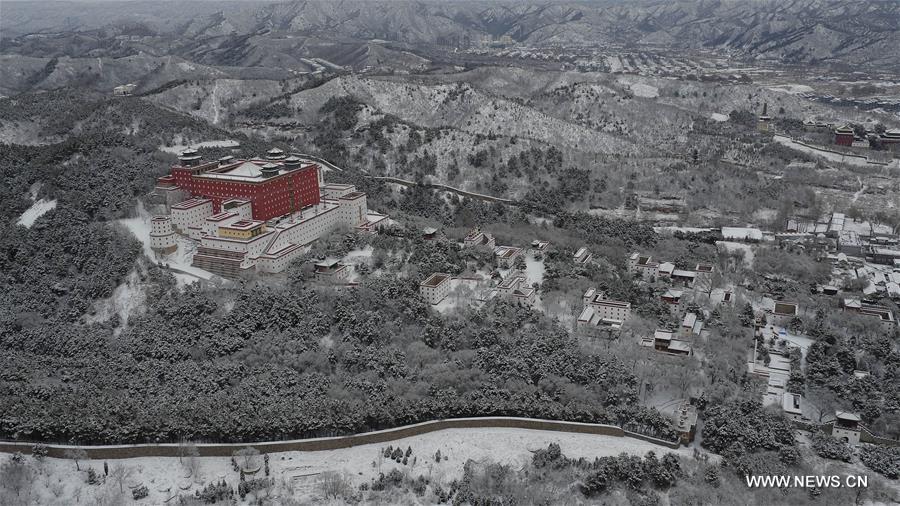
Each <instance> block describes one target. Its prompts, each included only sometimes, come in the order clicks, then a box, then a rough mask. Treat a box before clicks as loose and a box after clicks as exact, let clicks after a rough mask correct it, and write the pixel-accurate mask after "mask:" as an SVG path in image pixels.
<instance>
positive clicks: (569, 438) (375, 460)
mask: <svg viewBox="0 0 900 506" xmlns="http://www.w3.org/2000/svg"><path fill="white" fill-rule="evenodd" d="M550 443H557V444H559V446H560V448H561V450H562V452H563V453H564V454H565V455H566V456H567V457H570V458H576V459H577V458H579V457H584V458H586V459H590V460H592V459H593V458H595V457H603V456H614V455H619V454H620V453H623V452H624V453H628V454H631V455H638V456H643V455H646V453H647V452H648V451H654V452H656V454H657V455H659V456H661V455H664V454H665V453H667V452H673V453H677V454H679V455H681V456H684V457H691V456H692V453H693V450H691V449H689V448H680V449H678V450H672V449H669V448H666V447H664V446H659V445H655V444H652V443H648V442H645V441H641V440H639V439H634V438H626V437H615V436H598V435H591V434H572V433H565V432H555V431H541V430H531V429H512V428H489V429H448V430H442V431H438V432H432V433H428V434H423V435H421V436H414V437H409V438H404V439H399V440H397V441H392V442H389V443H383V444H368V445H361V446H356V447H353V448H344V449H340V450H326V451H316V452H283V453H272V454H270V455H269V465H270V469H271V477H272V478H274V480H275V483H276V489H278V490H276V491H275V492H274V493H273V495H281V496H287V495H293V496H294V498H296V499H298V500H300V501H301V503H302V502H303V501H304V500H305V501H309V502H313V501H314V500H315V496H316V495H319V491H318V487H317V486H316V480H317V479H318V477H319V475H321V473H323V472H327V471H334V472H339V473H345V476H346V477H347V478H348V479H349V480H351V481H352V482H353V484H354V485H355V486H358V485H359V484H361V483H365V482H370V481H371V480H373V479H376V478H377V476H378V474H379V473H388V472H389V471H390V470H391V469H394V468H397V469H399V470H401V471H408V472H409V473H410V475H411V476H413V477H415V476H418V475H424V476H427V477H430V478H431V480H432V481H435V482H438V483H443V484H445V485H446V484H449V482H450V481H452V480H454V479H458V478H460V477H461V475H462V469H463V465H464V464H465V462H466V461H467V460H469V459H472V460H474V461H475V462H479V463H487V462H498V463H503V464H512V465H514V467H515V468H520V467H521V466H522V465H523V464H525V463H526V462H528V461H530V460H531V458H532V453H531V452H532V451H535V450H538V449H540V448H546V447H547V446H548V445H549V444H550ZM388 445H391V446H394V447H399V448H401V449H403V450H405V449H406V448H407V447H409V448H411V449H412V455H411V457H410V459H409V463H408V465H405V466H404V465H402V464H398V463H396V462H394V461H393V460H390V459H385V458H384V457H383V453H382V452H383V450H384V448H386V447H387V446H388ZM438 450H440V452H441V455H442V459H441V462H440V463H436V462H435V459H434V455H435V453H436V452H437V451H438ZM29 460H30V459H29ZM259 461H260V462H261V461H262V459H261V458H260V459H259ZM188 462H189V459H184V461H183V462H179V459H178V458H177V457H147V458H134V459H121V460H110V461H107V463H108V465H109V469H110V472H111V474H112V472H113V471H114V470H115V469H116V468H117V467H119V466H123V467H125V468H126V469H130V470H131V472H132V475H131V476H130V477H129V478H128V479H127V480H125V482H124V483H125V487H124V497H117V494H119V485H118V484H117V483H116V481H115V480H114V479H112V478H107V480H106V483H104V484H100V485H87V484H86V483H85V481H86V469H87V468H89V467H90V468H93V469H94V470H95V471H97V472H98V474H99V475H100V476H103V462H101V461H81V462H80V466H81V469H82V471H81V472H77V471H76V470H75V464H74V462H73V461H72V460H68V459H54V458H46V459H44V462H43V463H42V464H40V466H41V467H40V469H41V474H42V475H43V476H41V477H40V478H38V479H35V480H33V486H34V487H35V493H34V495H33V496H32V497H31V498H30V501H29V502H30V503H32V504H75V503H76V502H79V503H84V504H97V503H100V502H101V500H102V499H103V498H106V499H107V500H106V501H103V503H105V504H136V503H137V502H136V501H133V500H132V499H131V493H130V490H129V486H138V485H140V484H143V485H144V486H146V487H147V488H148V489H149V493H150V494H149V496H148V497H147V498H146V499H143V500H142V501H140V502H139V503H138V504H163V503H165V502H166V501H167V500H168V499H170V498H171V497H173V496H175V495H178V494H185V495H188V494H189V495H193V494H194V492H195V491H196V490H200V489H202V488H203V486H205V484H206V483H210V482H211V481H216V482H218V481H220V480H222V479H224V480H225V481H226V482H227V483H228V484H229V485H231V486H232V487H233V488H236V487H237V485H238V483H239V480H240V478H239V476H238V473H236V472H234V470H233V469H232V467H231V459H230V458H229V457H200V458H197V462H198V467H197V473H196V474H194V475H193V476H191V473H190V472H189V471H188ZM289 486H290V488H293V493H291V491H290V488H289ZM76 489H77V490H80V491H81V493H80V497H79V499H80V500H78V501H76V500H75V499H74V497H75V493H76V492H75V490H76ZM248 499H250V497H249V496H248ZM236 500H237V501H238V504H250V501H249V500H246V501H241V500H240V499H239V498H236ZM172 502H177V501H169V503H172Z"/></svg>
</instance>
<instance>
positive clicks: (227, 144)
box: [159, 139, 240, 155]
mask: <svg viewBox="0 0 900 506" xmlns="http://www.w3.org/2000/svg"><path fill="white" fill-rule="evenodd" d="M238 146H240V143H238V141H236V140H233V139H225V140H219V141H204V142H195V143H193V144H190V145H184V144H175V145H174V146H160V147H159V150H160V151H165V152H166V153H172V154H175V155H177V154H180V153H181V152H182V151H184V150H186V149H188V148H194V149H200V148H236V147H238Z"/></svg>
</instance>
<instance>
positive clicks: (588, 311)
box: [576, 288, 631, 329]
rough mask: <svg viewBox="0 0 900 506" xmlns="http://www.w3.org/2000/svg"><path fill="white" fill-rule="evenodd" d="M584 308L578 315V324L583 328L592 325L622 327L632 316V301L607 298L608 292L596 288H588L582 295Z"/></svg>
mask: <svg viewBox="0 0 900 506" xmlns="http://www.w3.org/2000/svg"><path fill="white" fill-rule="evenodd" d="M582 302H583V303H584V308H583V309H582V311H581V314H580V315H579V316H578V320H577V322H576V326H577V327H579V328H581V329H589V328H592V327H613V328H621V326H622V324H624V323H625V322H626V321H627V320H628V318H629V317H630V316H631V303H630V302H623V301H618V300H610V299H607V298H606V294H604V293H603V292H600V291H598V290H597V289H595V288H590V289H588V290H587V291H586V292H585V293H584V296H583V297H582Z"/></svg>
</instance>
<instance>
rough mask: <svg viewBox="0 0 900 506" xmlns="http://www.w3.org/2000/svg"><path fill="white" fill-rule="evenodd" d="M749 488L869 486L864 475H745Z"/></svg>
mask: <svg viewBox="0 0 900 506" xmlns="http://www.w3.org/2000/svg"><path fill="white" fill-rule="evenodd" d="M744 478H745V479H746V482H747V486H748V487H750V488H861V487H868V486H869V477H868V476H864V475H860V476H857V475H849V476H838V475H810V476H778V475H754V476H751V475H746V476H745V477H744Z"/></svg>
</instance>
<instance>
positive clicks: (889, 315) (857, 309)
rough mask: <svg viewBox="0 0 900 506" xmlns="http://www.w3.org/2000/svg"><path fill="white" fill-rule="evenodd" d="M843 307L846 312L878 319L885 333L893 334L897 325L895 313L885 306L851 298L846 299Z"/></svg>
mask: <svg viewBox="0 0 900 506" xmlns="http://www.w3.org/2000/svg"><path fill="white" fill-rule="evenodd" d="M841 305H842V306H843V308H844V311H850V312H853V313H857V314H860V315H863V316H869V317H872V318H877V319H878V322H879V323H881V328H882V329H883V330H884V331H885V332H893V330H894V327H895V326H896V325H897V321H896V319H895V317H894V312H893V311H891V310H890V309H888V308H886V307H884V306H878V305H875V304H866V303H863V302H862V301H860V300H859V299H850V298H848V299H844V300H843V302H842V304H841Z"/></svg>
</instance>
